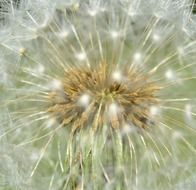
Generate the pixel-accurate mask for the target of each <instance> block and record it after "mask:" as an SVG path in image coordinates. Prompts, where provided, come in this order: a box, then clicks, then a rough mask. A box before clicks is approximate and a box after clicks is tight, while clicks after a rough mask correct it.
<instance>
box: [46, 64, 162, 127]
mask: <svg viewBox="0 0 196 190" xmlns="http://www.w3.org/2000/svg"><path fill="white" fill-rule="evenodd" d="M149 78H150V76H148V75H147V74H146V75H145V74H144V73H143V72H141V71H139V70H138V69H136V68H133V67H129V68H127V67H124V69H122V68H120V69H117V67H116V66H115V65H113V64H107V63H106V62H104V63H103V62H102V63H100V64H98V65H97V66H92V67H87V66H85V67H84V66H81V67H80V66H77V67H72V68H71V69H69V70H67V71H65V75H64V78H63V79H62V80H61V82H62V89H60V90H56V91H53V92H51V95H50V100H51V102H52V104H51V105H50V108H49V109H48V112H49V113H50V114H52V116H54V117H55V118H56V119H57V120H59V121H60V122H61V123H62V124H63V125H64V126H65V125H69V124H72V126H74V128H75V129H77V128H81V127H85V126H91V127H93V128H94V129H95V130H96V129H97V128H98V127H102V126H103V125H104V124H107V125H109V126H111V127H112V128H121V127H123V126H124V125H127V124H128V125H130V126H135V127H138V128H146V127H147V126H148V125H149V124H150V123H152V122H153V121H152V117H151V113H150V108H151V107H152V106H155V105H157V103H158V100H157V97H156V92H157V90H158V89H159V88H158V86H157V85H156V84H155V83H153V82H150V80H149Z"/></svg>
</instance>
